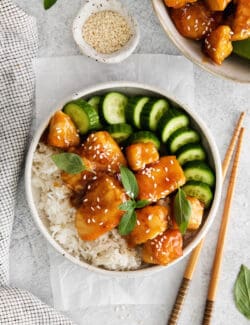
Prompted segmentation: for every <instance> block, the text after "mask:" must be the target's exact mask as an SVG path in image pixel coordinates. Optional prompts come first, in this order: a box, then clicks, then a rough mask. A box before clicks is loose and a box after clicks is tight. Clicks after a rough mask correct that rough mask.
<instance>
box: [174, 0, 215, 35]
mask: <svg viewBox="0 0 250 325" xmlns="http://www.w3.org/2000/svg"><path fill="white" fill-rule="evenodd" d="M170 16H171V18H172V20H173V22H174V24H175V27H176V28H177V29H178V31H179V33H180V34H181V35H182V36H185V37H188V38H191V39H194V40H200V39H202V38H203V37H205V36H206V35H207V34H209V33H210V32H211V31H212V30H213V29H214V28H215V27H216V26H217V24H218V18H219V17H218V15H217V14H215V13H213V12H212V11H211V10H209V9H208V8H207V7H206V5H205V4H204V2H202V1H198V2H195V3H192V4H190V3H188V4H187V5H185V6H184V7H181V8H179V9H171V11H170Z"/></svg>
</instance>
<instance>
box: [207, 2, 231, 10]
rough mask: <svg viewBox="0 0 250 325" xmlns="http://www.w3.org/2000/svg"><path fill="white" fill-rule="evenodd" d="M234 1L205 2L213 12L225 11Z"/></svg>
mask: <svg viewBox="0 0 250 325" xmlns="http://www.w3.org/2000/svg"><path fill="white" fill-rule="evenodd" d="M231 1H232V0H205V3H206V5H207V6H208V8H209V9H210V10H212V11H223V10H225V8H226V6H227V5H228V4H229V2H231Z"/></svg>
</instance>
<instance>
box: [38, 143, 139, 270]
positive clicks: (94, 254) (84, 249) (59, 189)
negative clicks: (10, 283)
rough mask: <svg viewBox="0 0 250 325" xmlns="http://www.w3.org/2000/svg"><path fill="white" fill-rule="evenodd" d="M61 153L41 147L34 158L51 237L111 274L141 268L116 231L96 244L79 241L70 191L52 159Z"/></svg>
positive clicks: (40, 207) (42, 209) (40, 202)
mask: <svg viewBox="0 0 250 325" xmlns="http://www.w3.org/2000/svg"><path fill="white" fill-rule="evenodd" d="M57 152H58V150H57V149H54V148H52V147H49V146H47V145H45V144H43V143H39V145H38V147H37V150H36V152H35V154H34V159H33V167H32V187H33V189H34V193H36V192H38V193H39V195H38V197H36V195H34V197H35V201H36V205H37V209H38V212H39V214H40V215H41V216H44V217H47V218H48V220H49V229H50V231H51V234H52V237H53V238H54V239H55V240H56V241H57V242H58V243H59V244H60V245H61V246H62V247H63V248H64V249H65V250H66V251H68V252H69V253H70V254H71V255H73V256H74V257H76V258H78V259H80V260H83V261H85V262H88V263H89V264H92V265H95V266H100V267H103V268H105V269H109V270H116V271H118V270H134V269H138V268H139V267H140V266H141V257H140V255H139V253H138V251H137V250H136V249H131V248H129V247H128V245H127V243H126V241H125V240H124V239H123V238H122V237H121V236H120V235H119V233H118V232H117V230H116V229H113V230H112V231H110V232H108V233H106V234H104V235H103V236H101V237H99V238H98V239H96V240H94V241H83V240H81V239H80V238H79V236H78V233H77V230H76V228H75V225H74V220H75V212H76V209H75V208H74V207H72V205H71V203H70V196H71V190H70V189H69V188H68V187H67V186H66V185H64V184H63V182H62V180H61V177H60V170H59V169H58V168H57V167H56V165H55V164H54V162H53V161H52V159H51V155H52V154H55V153H57Z"/></svg>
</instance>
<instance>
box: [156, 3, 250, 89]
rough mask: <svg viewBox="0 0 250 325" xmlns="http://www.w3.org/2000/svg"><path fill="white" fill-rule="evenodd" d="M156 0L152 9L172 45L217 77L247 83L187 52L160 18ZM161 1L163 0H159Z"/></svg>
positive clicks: (247, 82)
mask: <svg viewBox="0 0 250 325" xmlns="http://www.w3.org/2000/svg"><path fill="white" fill-rule="evenodd" d="M157 1H158V0H151V3H152V7H153V10H154V13H155V15H156V16H157V18H158V20H159V22H160V24H161V26H162V28H163V30H164V32H165V33H166V35H167V36H168V37H169V38H170V39H171V41H172V42H173V43H174V45H175V46H176V47H177V48H178V49H179V51H180V52H181V53H182V54H183V55H184V56H185V57H186V58H187V59H188V60H190V61H191V62H193V63H194V64H196V65H198V66H199V67H200V68H201V69H203V70H205V71H207V72H209V73H211V74H212V75H214V76H217V77H221V78H224V79H225V80H229V81H234V82H239V83H242V84H249V81H247V80H241V79H237V78H236V77H235V78H234V77H231V76H229V75H227V74H226V73H225V72H223V71H221V72H216V71H215V70H213V69H211V68H210V67H209V66H207V65H204V64H202V62H200V61H199V60H197V59H196V58H194V57H192V56H191V55H190V54H188V53H187V52H186V50H185V48H184V47H183V46H182V44H181V43H179V42H178V41H177V40H176V38H175V37H174V35H173V34H172V32H171V31H170V29H169V28H168V27H167V25H166V23H165V21H164V19H163V18H162V16H161V14H160V12H159V11H158V9H157V8H156V2H157ZM161 1H163V0H161Z"/></svg>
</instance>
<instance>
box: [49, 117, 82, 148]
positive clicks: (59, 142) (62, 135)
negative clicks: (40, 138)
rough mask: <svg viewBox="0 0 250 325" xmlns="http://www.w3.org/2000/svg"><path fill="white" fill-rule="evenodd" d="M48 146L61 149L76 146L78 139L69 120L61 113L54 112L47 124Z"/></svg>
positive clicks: (73, 125) (75, 130) (74, 128)
mask: <svg viewBox="0 0 250 325" xmlns="http://www.w3.org/2000/svg"><path fill="white" fill-rule="evenodd" d="M47 141H48V144H49V145H51V146H53V147H57V148H62V149H67V148H69V147H71V146H77V145H79V143H80V137H79V134H78V132H77V129H76V127H75V124H74V123H73V122H72V120H71V118H70V117H69V116H68V115H66V114H65V113H63V112H62V111H58V112H56V113H55V114H54V115H53V116H52V118H51V120H50V124H49V133H48V138H47Z"/></svg>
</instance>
